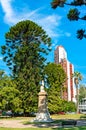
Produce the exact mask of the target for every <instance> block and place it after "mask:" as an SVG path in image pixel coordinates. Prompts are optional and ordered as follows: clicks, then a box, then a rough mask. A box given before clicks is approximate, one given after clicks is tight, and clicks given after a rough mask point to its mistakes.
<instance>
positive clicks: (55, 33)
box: [0, 0, 61, 37]
mask: <svg viewBox="0 0 86 130" xmlns="http://www.w3.org/2000/svg"><path fill="white" fill-rule="evenodd" d="M12 1H13V0H0V3H1V6H2V9H3V11H4V13H5V16H4V20H5V23H7V24H9V25H14V24H16V23H17V22H19V21H21V20H26V19H29V20H32V21H34V22H36V23H37V24H39V25H40V26H42V27H43V29H44V30H45V31H46V32H47V34H48V35H49V36H50V37H59V36H60V31H59V30H58V26H59V25H60V20H61V17H60V16H58V15H54V14H52V15H47V16H46V15H43V14H40V10H41V8H39V9H36V10H33V11H30V10H29V9H28V10H27V11H26V10H23V9H22V11H23V12H17V10H16V11H15V10H14V8H13V7H12V5H11V4H12ZM42 9H43V8H42ZM24 11H25V12H24Z"/></svg>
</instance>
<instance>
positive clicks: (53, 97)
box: [44, 63, 66, 113]
mask: <svg viewBox="0 0 86 130" xmlns="http://www.w3.org/2000/svg"><path fill="white" fill-rule="evenodd" d="M44 74H45V78H46V80H47V92H48V106H49V110H50V112H51V113H57V112H58V111H61V110H62V103H63V99H62V94H61V92H62V90H63V88H64V82H65V80H66V73H65V72H64V70H63V68H62V66H61V65H60V64H58V65H57V64H55V63H49V64H48V65H46V67H45V69H44Z"/></svg>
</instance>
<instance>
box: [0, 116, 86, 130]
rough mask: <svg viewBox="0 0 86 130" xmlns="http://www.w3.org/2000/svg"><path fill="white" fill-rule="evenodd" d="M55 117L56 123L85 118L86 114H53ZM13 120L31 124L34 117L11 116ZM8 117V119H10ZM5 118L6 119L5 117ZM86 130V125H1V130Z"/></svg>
mask: <svg viewBox="0 0 86 130" xmlns="http://www.w3.org/2000/svg"><path fill="white" fill-rule="evenodd" d="M51 117H52V118H53V119H55V120H56V121H55V122H56V123H59V122H60V121H62V120H64V119H81V118H84V119H86V115H82V114H73V115H68V114H67V115H52V116H51ZM10 119H11V120H14V119H16V120H21V122H22V123H24V124H29V123H30V121H31V120H32V119H33V118H31V117H17V118H10ZM10 119H7V120H10ZM0 120H2V119H0ZM3 120H4V119H3ZM40 129H41V130H86V126H83V127H70V128H41V127H40V128H2V127H0V130H40Z"/></svg>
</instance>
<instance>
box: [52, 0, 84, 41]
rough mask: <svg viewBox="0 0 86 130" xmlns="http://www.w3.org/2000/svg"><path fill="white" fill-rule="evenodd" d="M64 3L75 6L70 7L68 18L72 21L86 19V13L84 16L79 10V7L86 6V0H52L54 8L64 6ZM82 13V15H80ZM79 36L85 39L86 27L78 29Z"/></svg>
mask: <svg viewBox="0 0 86 130" xmlns="http://www.w3.org/2000/svg"><path fill="white" fill-rule="evenodd" d="M64 5H68V6H72V7H75V8H73V9H70V10H69V12H68V14H67V18H68V19H69V20H70V21H78V20H86V14H85V15H84V16H82V15H81V14H80V13H81V12H80V11H79V10H78V7H81V6H84V5H85V6H86V0H72V1H71V0H70V2H69V1H68V0H52V2H51V6H52V8H53V9H56V8H57V7H64ZM80 15H81V16H80ZM77 38H78V39H80V40H81V39H83V38H86V30H85V29H79V30H78V31H77Z"/></svg>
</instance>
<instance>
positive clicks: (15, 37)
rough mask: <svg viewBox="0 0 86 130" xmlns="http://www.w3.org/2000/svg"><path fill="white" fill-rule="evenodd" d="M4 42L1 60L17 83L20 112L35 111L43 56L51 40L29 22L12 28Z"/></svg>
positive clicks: (39, 28) (47, 50) (38, 27)
mask: <svg viewBox="0 0 86 130" xmlns="http://www.w3.org/2000/svg"><path fill="white" fill-rule="evenodd" d="M5 39H6V45H4V46H2V54H3V55H4V58H3V60H4V61H5V62H6V64H7V65H8V67H9V69H11V71H12V76H13V77H14V78H15V79H16V81H17V89H18V90H19V91H20V97H21V99H22V107H23V109H24V112H30V111H35V110H36V106H37V92H38V91H39V82H40V80H41V79H42V72H43V68H44V62H45V61H46V59H45V57H44V56H45V55H47V54H48V53H49V51H50V46H51V39H50V38H49V37H48V35H47V34H46V32H45V31H44V30H43V29H42V28H41V27H40V26H38V25H37V24H36V23H34V22H32V21H29V20H26V21H21V22H19V23H17V24H16V25H14V26H12V27H11V28H10V30H9V31H8V32H7V33H6V34H5Z"/></svg>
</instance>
